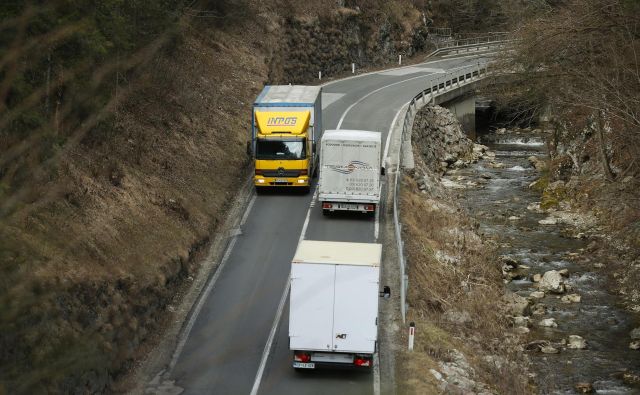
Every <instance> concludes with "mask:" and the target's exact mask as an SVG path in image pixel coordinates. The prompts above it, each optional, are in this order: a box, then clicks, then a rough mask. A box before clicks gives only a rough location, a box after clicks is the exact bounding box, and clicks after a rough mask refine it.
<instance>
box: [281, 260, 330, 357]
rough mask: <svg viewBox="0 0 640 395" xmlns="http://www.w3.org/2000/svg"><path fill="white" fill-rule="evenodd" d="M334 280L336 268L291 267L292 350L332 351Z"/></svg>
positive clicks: (316, 265) (290, 319)
mask: <svg viewBox="0 0 640 395" xmlns="http://www.w3.org/2000/svg"><path fill="white" fill-rule="evenodd" d="M334 278H335V267H334V266H333V265H322V264H306V263H304V264H293V265H291V297H290V301H289V303H290V304H289V337H290V344H289V347H290V349H292V350H331V349H332V347H333V300H334V299H333V297H334V295H333V290H334V287H333V281H334Z"/></svg>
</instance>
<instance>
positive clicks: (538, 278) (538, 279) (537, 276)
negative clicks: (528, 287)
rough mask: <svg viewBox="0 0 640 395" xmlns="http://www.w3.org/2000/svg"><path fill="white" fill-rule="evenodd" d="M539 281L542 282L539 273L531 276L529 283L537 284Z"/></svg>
mask: <svg viewBox="0 0 640 395" xmlns="http://www.w3.org/2000/svg"><path fill="white" fill-rule="evenodd" d="M540 280H542V274H540V273H536V274H534V275H533V277H531V281H533V282H534V283H539V282H540Z"/></svg>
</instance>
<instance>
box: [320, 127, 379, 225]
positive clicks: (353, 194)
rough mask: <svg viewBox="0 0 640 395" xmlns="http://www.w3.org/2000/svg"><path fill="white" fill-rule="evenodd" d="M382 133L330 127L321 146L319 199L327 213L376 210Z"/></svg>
mask: <svg viewBox="0 0 640 395" xmlns="http://www.w3.org/2000/svg"><path fill="white" fill-rule="evenodd" d="M381 147H382V144H381V136H380V133H379V132H370V131H364V130H327V131H326V132H325V133H324V134H323V135H322V140H321V148H320V181H319V187H318V188H319V189H318V198H319V200H320V202H321V204H322V212H323V213H324V214H327V213H330V212H333V211H343V210H344V211H359V212H363V213H371V214H373V213H374V212H375V209H376V207H377V206H378V203H379V202H380V175H381V174H384V170H383V169H382V166H381Z"/></svg>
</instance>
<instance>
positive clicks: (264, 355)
mask: <svg viewBox="0 0 640 395" xmlns="http://www.w3.org/2000/svg"><path fill="white" fill-rule="evenodd" d="M289 288H291V276H289V277H287V285H286V286H285V287H284V292H282V296H281V297H280V304H278V311H277V312H276V317H275V319H274V320H273V325H272V326H271V332H269V338H268V339H267V344H265V346H264V351H262V359H261V360H260V367H259V368H258V373H257V374H256V379H255V380H254V381H253V387H252V388H251V395H256V394H257V393H258V390H259V389H260V382H261V381H262V375H263V374H264V368H265V367H266V366H267V359H269V353H271V345H272V344H273V339H274V338H275V337H276V330H277V329H278V324H279V323H280V318H281V317H282V312H283V311H284V305H285V303H286V302H287V295H288V294H289Z"/></svg>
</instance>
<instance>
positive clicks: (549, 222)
mask: <svg viewBox="0 0 640 395" xmlns="http://www.w3.org/2000/svg"><path fill="white" fill-rule="evenodd" d="M538 223H539V224H540V225H557V224H558V219H557V218H553V217H548V218H545V219H541V220H540V221H538Z"/></svg>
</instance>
